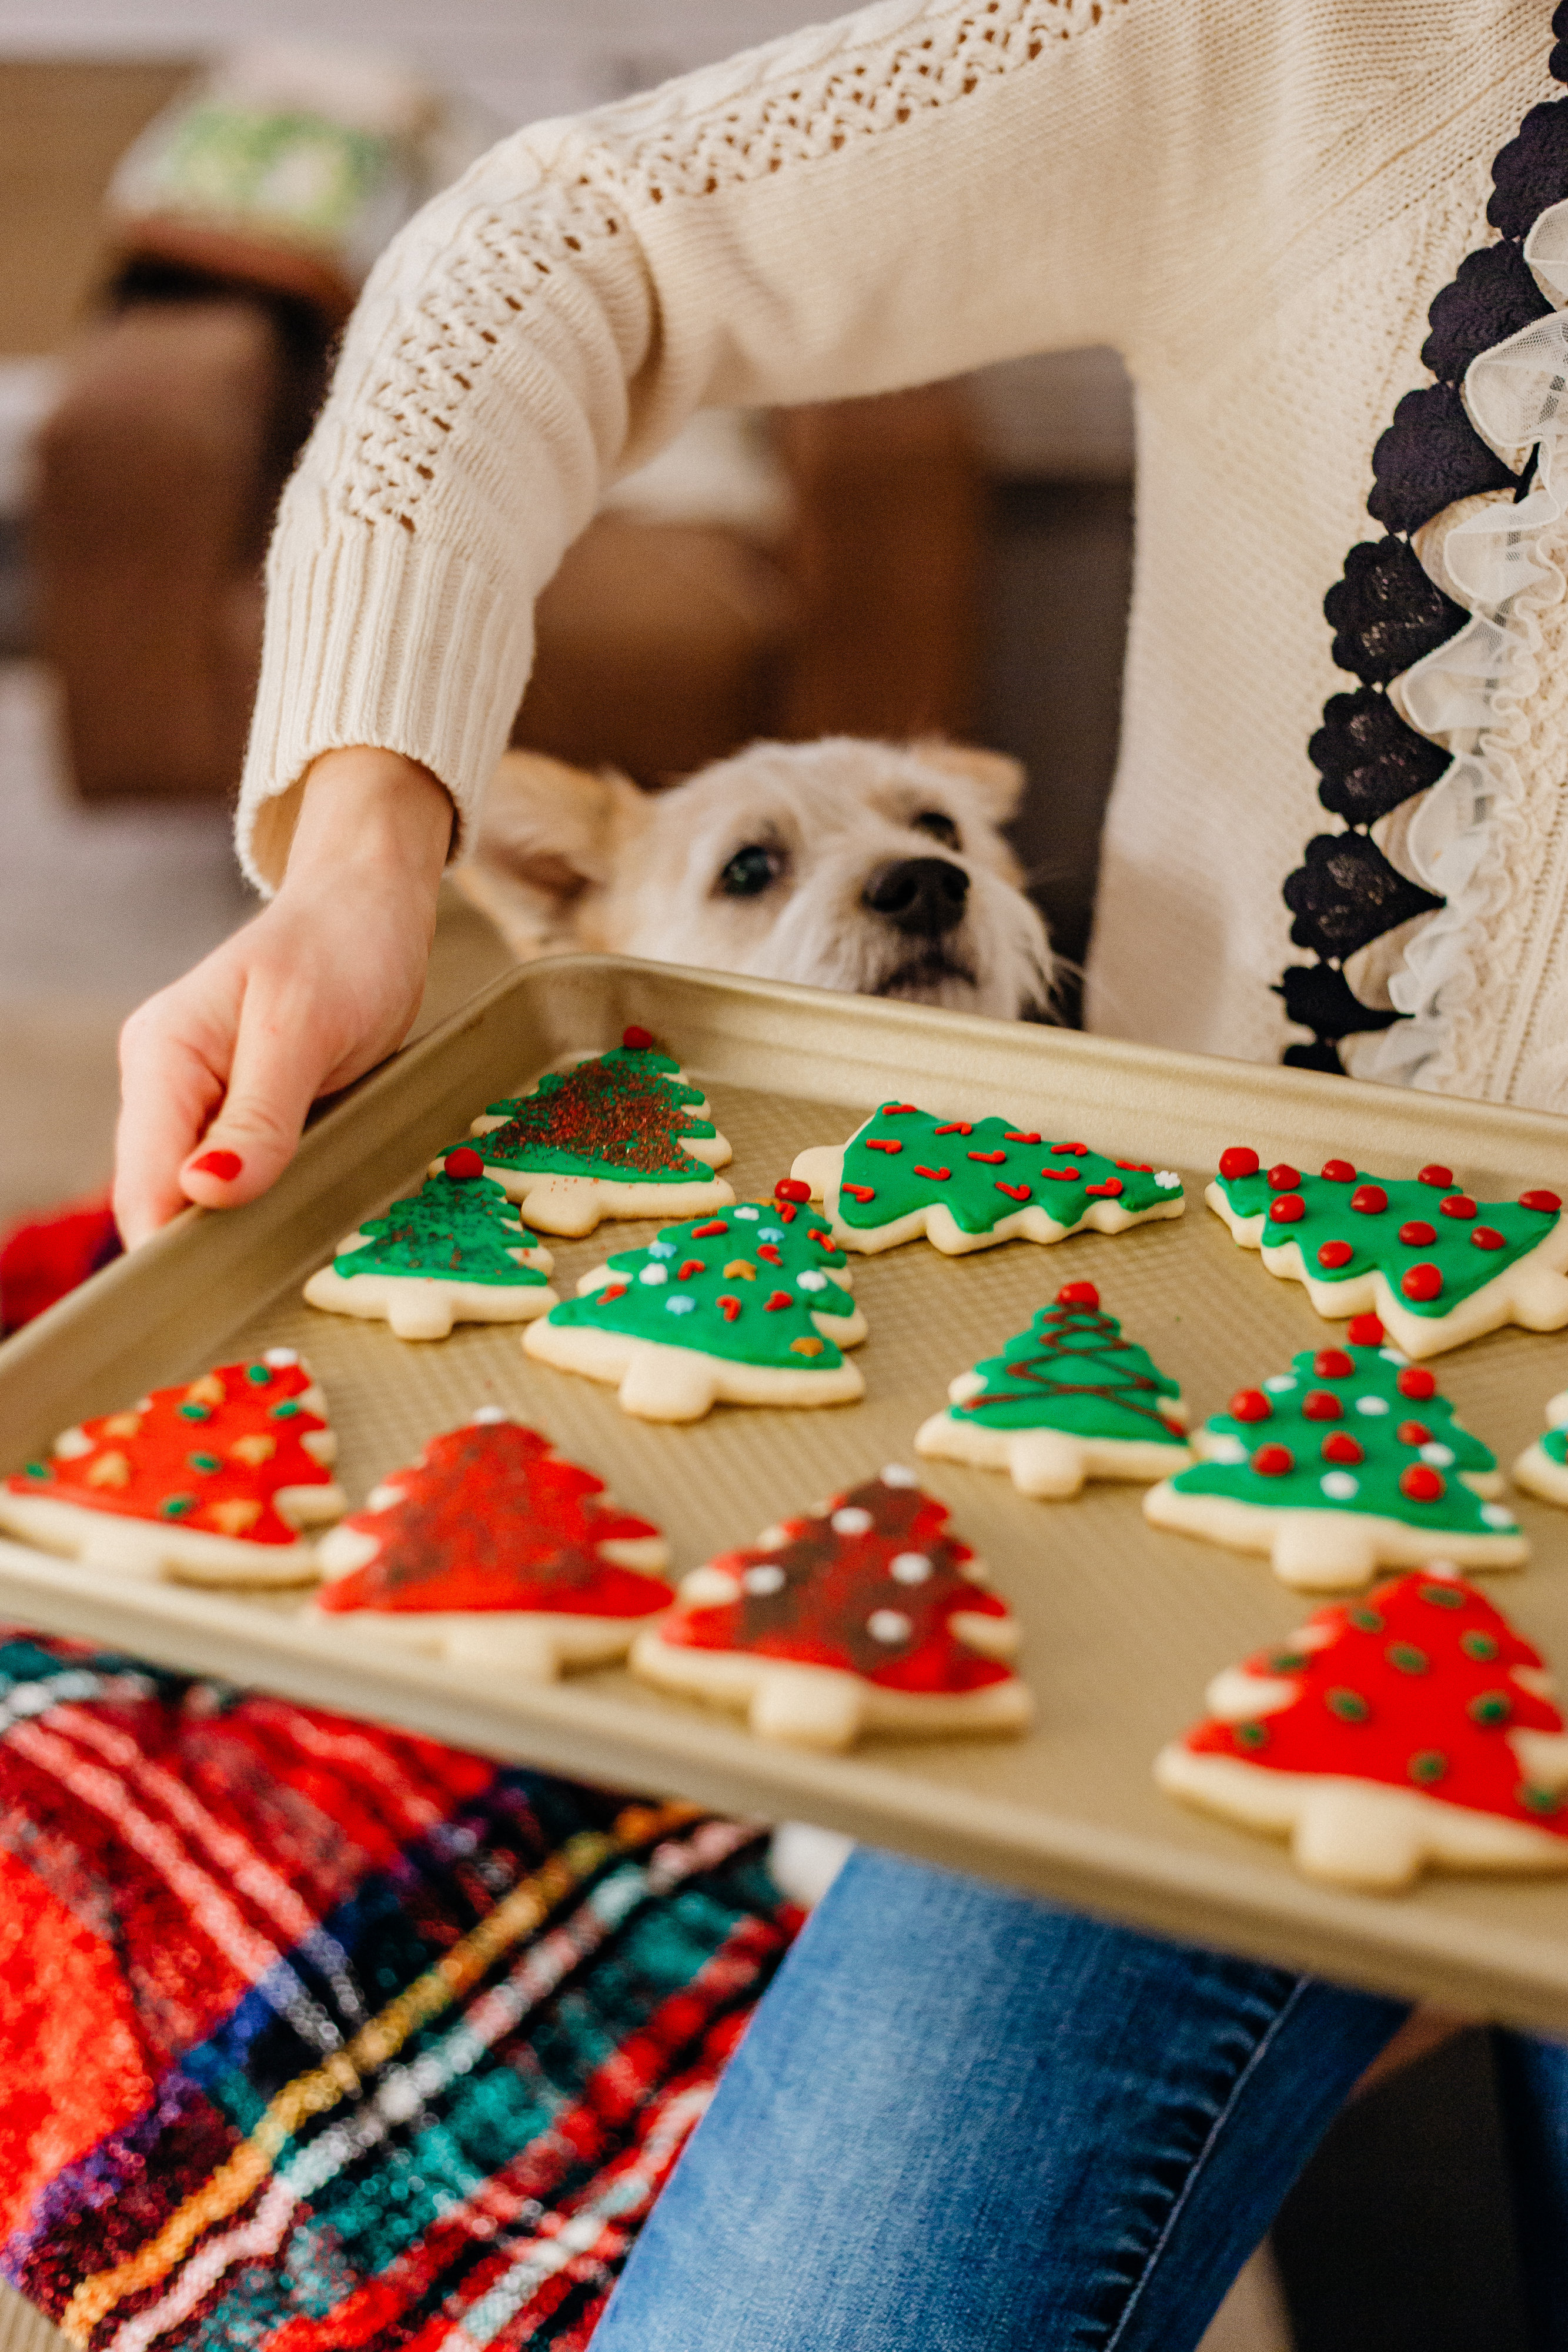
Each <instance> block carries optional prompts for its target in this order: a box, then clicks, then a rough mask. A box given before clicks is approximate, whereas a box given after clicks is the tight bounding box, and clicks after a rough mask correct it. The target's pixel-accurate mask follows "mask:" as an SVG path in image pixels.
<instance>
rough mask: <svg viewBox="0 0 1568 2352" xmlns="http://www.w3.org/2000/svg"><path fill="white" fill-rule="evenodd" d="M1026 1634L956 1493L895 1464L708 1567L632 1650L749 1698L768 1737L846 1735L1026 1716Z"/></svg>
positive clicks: (753, 1723) (659, 1671)
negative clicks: (955, 1505) (952, 1526)
mask: <svg viewBox="0 0 1568 2352" xmlns="http://www.w3.org/2000/svg"><path fill="white" fill-rule="evenodd" d="M1017 1642H1018V1628H1017V1625H1016V1623H1015V1622H1014V1620H1013V1618H1012V1616H1011V1615H1010V1613H1009V1611H1008V1609H1007V1607H1006V1605H1005V1604H1004V1603H1003V1602H1002V1601H998V1598H997V1597H996V1595H995V1594H994V1593H993V1592H991V1591H988V1589H987V1586H986V1580H985V1570H984V1568H983V1567H982V1566H981V1564H980V1562H979V1561H978V1560H977V1559H976V1558H975V1555H974V1553H973V1552H972V1551H971V1550H970V1549H969V1547H968V1545H967V1544H966V1543H963V1542H961V1541H960V1540H959V1539H958V1538H957V1537H956V1536H954V1535H952V1534H950V1533H949V1532H948V1528H947V1511H946V1507H945V1505H943V1504H941V1503H938V1502H936V1500H934V1498H933V1497H932V1496H929V1495H926V1494H923V1493H922V1492H921V1489H920V1487H919V1486H918V1484H917V1483H916V1480H915V1474H914V1472H913V1471H910V1470H905V1469H904V1468H903V1467H902V1466H901V1465H897V1464H894V1465H892V1466H890V1467H889V1468H887V1469H885V1470H884V1471H883V1473H882V1475H881V1476H880V1477H878V1478H868V1479H867V1480H865V1481H864V1482H863V1483H862V1485H860V1486H852V1487H851V1488H850V1489H849V1490H848V1491H847V1492H846V1493H844V1494H842V1495H839V1496H835V1497H834V1499H833V1500H832V1501H831V1503H827V1504H824V1505H823V1506H822V1507H821V1509H820V1510H815V1511H811V1512H809V1513H806V1514H804V1515H803V1516H801V1517H798V1518H790V1519H786V1520H785V1521H784V1522H783V1524H782V1525H781V1526H779V1527H776V1528H766V1529H764V1531H763V1533H762V1534H761V1535H760V1536H759V1537H758V1540H757V1542H756V1543H755V1544H754V1545H752V1546H751V1547H750V1549H747V1550H745V1551H736V1552H727V1553H725V1554H724V1555H723V1556H722V1557H720V1558H719V1559H713V1560H710V1561H709V1562H708V1564H707V1566H706V1568H699V1569H697V1570H695V1571H694V1572H693V1573H692V1574H691V1575H690V1576H688V1577H687V1578H685V1580H684V1582H683V1583H682V1585H681V1588H680V1606H679V1607H678V1608H677V1609H676V1610H675V1611H674V1612H672V1614H671V1615H670V1616H668V1617H666V1618H664V1620H663V1621H662V1622H661V1623H660V1624H659V1625H657V1626H655V1627H653V1628H651V1629H650V1630H649V1631H648V1632H647V1633H641V1634H639V1635H638V1637H637V1640H636V1642H635V1643H634V1644H633V1646H632V1659H631V1663H632V1671H633V1673H635V1674H638V1675H642V1677H643V1680H644V1681H646V1682H650V1683H656V1684H657V1685H659V1686H660V1688H661V1689H664V1690H670V1691H678V1692H682V1693H685V1694H686V1695H687V1696H692V1697H695V1698H702V1699H706V1700H709V1701H711V1702H713V1703H714V1704H716V1705H717V1706H730V1707H737V1708H739V1709H741V1710H743V1711H744V1712H745V1714H746V1717H747V1723H748V1725H749V1727H750V1728H751V1730H752V1731H753V1732H754V1733H755V1734H756V1736H757V1737H758V1738H759V1739H771V1740H779V1741H781V1742H783V1743H784V1744H785V1745H787V1746H789V1747H795V1748H826V1749H833V1748H849V1747H852V1745H853V1743H854V1742H855V1740H856V1739H857V1738H860V1736H861V1735H862V1733H863V1732H867V1731H885V1732H889V1733H893V1734H896V1735H898V1736H900V1737H903V1738H912V1737H913V1738H946V1737H949V1736H951V1735H953V1734H955V1733H998V1732H1002V1733H1008V1732H1018V1731H1022V1730H1023V1729H1024V1728H1025V1727H1027V1725H1028V1723H1029V1721H1030V1712H1031V1709H1030V1696H1029V1692H1028V1690H1027V1689H1026V1688H1025V1686H1024V1685H1023V1684H1022V1683H1021V1682H1020V1681H1019V1678H1018V1676H1017V1675H1015V1674H1014V1672H1013V1671H1012V1668H1011V1666H1010V1665H1009V1664H1008V1663H1007V1661H1008V1660H1009V1658H1010V1657H1011V1655H1012V1654H1013V1651H1014V1649H1015V1648H1016V1647H1017Z"/></svg>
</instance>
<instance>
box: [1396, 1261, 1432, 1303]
mask: <svg viewBox="0 0 1568 2352" xmlns="http://www.w3.org/2000/svg"><path fill="white" fill-rule="evenodd" d="M1399 1287H1400V1289H1401V1290H1402V1291H1403V1292H1404V1293H1405V1296H1406V1298H1416V1299H1427V1298H1437V1297H1440V1296H1441V1293H1442V1288H1443V1277H1442V1276H1441V1274H1440V1273H1439V1272H1438V1270H1437V1267H1436V1266H1435V1265H1426V1264H1423V1265H1412V1266H1407V1267H1406V1270H1405V1272H1404V1273H1403V1274H1402V1275H1401V1276H1400V1277H1399Z"/></svg>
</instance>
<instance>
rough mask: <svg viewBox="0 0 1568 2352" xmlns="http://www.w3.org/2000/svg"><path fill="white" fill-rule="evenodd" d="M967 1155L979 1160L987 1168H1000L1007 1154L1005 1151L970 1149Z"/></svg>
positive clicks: (971, 1158)
mask: <svg viewBox="0 0 1568 2352" xmlns="http://www.w3.org/2000/svg"><path fill="white" fill-rule="evenodd" d="M1007 1156H1008V1155H1007V1153H1006V1152H1005V1151H971V1152H969V1153H968V1154H967V1158H969V1159H970V1160H980V1161H981V1162H982V1163H983V1164H984V1165H985V1166H986V1167H987V1168H1000V1167H1001V1166H1002V1164H1003V1162H1004V1161H1005V1160H1006V1159H1007Z"/></svg>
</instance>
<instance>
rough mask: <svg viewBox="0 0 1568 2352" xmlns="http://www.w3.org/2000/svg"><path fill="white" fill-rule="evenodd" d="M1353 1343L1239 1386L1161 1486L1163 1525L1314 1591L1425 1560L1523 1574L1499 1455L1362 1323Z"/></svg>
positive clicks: (1155, 1490)
mask: <svg viewBox="0 0 1568 2352" xmlns="http://www.w3.org/2000/svg"><path fill="white" fill-rule="evenodd" d="M1347 1336H1348V1339H1349V1341H1350V1344H1349V1345H1348V1346H1346V1347H1343V1348H1337V1347H1335V1348H1319V1349H1311V1348H1308V1349H1303V1350H1302V1352H1301V1354H1300V1355H1299V1356H1293V1357H1292V1358H1291V1369H1290V1370H1289V1371H1288V1372H1280V1373H1276V1374H1275V1375H1274V1376H1273V1377H1272V1378H1270V1379H1269V1380H1267V1381H1264V1383H1263V1385H1262V1387H1261V1388H1257V1389H1240V1390H1239V1391H1237V1393H1236V1395H1235V1396H1233V1397H1232V1398H1231V1400H1230V1409H1229V1411H1228V1412H1222V1413H1216V1414H1214V1415H1213V1417H1212V1418H1211V1419H1210V1420H1208V1421H1207V1422H1206V1423H1204V1425H1203V1428H1202V1429H1201V1430H1200V1431H1199V1432H1198V1433H1197V1434H1196V1436H1195V1437H1194V1440H1193V1451H1194V1452H1195V1453H1196V1454H1197V1455H1198V1456H1199V1459H1198V1461H1197V1463H1196V1464H1195V1465H1194V1466H1193V1467H1192V1468H1191V1469H1189V1470H1180V1471H1177V1472H1176V1475H1175V1476H1174V1477H1171V1478H1166V1479H1164V1480H1162V1482H1161V1483H1160V1485H1159V1486H1152V1487H1151V1488H1150V1489H1149V1492H1148V1493H1147V1494H1146V1495H1145V1497H1144V1512H1145V1517H1147V1518H1148V1519H1150V1520H1152V1522H1153V1523H1154V1525H1155V1527H1157V1528H1178V1529H1179V1530H1181V1532H1182V1533H1184V1534H1186V1535H1197V1536H1207V1538H1209V1539H1210V1540H1211V1541H1212V1542H1215V1543H1221V1544H1228V1545H1230V1546H1231V1547H1232V1548H1233V1549H1236V1550H1238V1551H1254V1552H1265V1553H1267V1554H1268V1556H1269V1558H1270V1561H1271V1562H1272V1565H1273V1570H1274V1573H1275V1575H1276V1576H1278V1577H1279V1578H1280V1579H1281V1581H1282V1582H1283V1583H1286V1584H1292V1585H1295V1586H1297V1587H1298V1588H1299V1589H1300V1590H1301V1591H1306V1592H1337V1591H1345V1590H1346V1589H1348V1588H1349V1587H1352V1586H1354V1585H1357V1584H1364V1583H1366V1581H1367V1580H1368V1579H1369V1578H1370V1577H1372V1576H1373V1575H1375V1572H1376V1570H1378V1569H1379V1568H1409V1567H1415V1566H1417V1565H1419V1564H1420V1563H1421V1562H1422V1561H1425V1560H1429V1559H1448V1560H1452V1561H1454V1562H1455V1564H1456V1565H1457V1566H1458V1567H1460V1568H1475V1569H1486V1568H1494V1569H1500V1568H1521V1567H1522V1566H1523V1565H1524V1561H1525V1559H1526V1557H1527V1553H1528V1546H1527V1544H1526V1542H1525V1538H1524V1536H1523V1534H1522V1532H1521V1528H1520V1527H1519V1523H1518V1521H1517V1520H1516V1519H1515V1518H1514V1516H1513V1514H1512V1512H1511V1510H1510V1509H1509V1508H1508V1506H1507V1505H1506V1504H1505V1503H1500V1502H1499V1501H1497V1500H1496V1499H1495V1497H1496V1496H1498V1495H1499V1494H1500V1492H1501V1488H1502V1479H1501V1475H1500V1472H1499V1470H1498V1466H1497V1456H1496V1455H1495V1454H1493V1453H1492V1451H1491V1449H1490V1446H1487V1445H1483V1444H1482V1443H1481V1441H1480V1439H1479V1437H1475V1436H1473V1435H1472V1434H1471V1433H1470V1432H1469V1430H1468V1429H1464V1428H1462V1427H1461V1426H1460V1424H1459V1423H1458V1422H1457V1421H1456V1420H1455V1419H1454V1411H1453V1407H1452V1406H1451V1405H1450V1404H1449V1403H1448V1400H1447V1399H1446V1398H1445V1397H1442V1396H1439V1395H1438V1393H1437V1381H1436V1380H1435V1379H1434V1378H1433V1376H1432V1374H1431V1373H1430V1372H1429V1371H1427V1370H1426V1368H1425V1366H1423V1365H1420V1364H1413V1363H1412V1362H1411V1361H1410V1360H1409V1358H1408V1357H1407V1356H1406V1355H1405V1353H1404V1352H1403V1350H1402V1349H1398V1348H1391V1347H1389V1346H1387V1345H1386V1344H1385V1333H1384V1329H1383V1326H1382V1324H1381V1323H1380V1322H1379V1321H1378V1319H1377V1318H1376V1316H1375V1315H1364V1316H1358V1317H1357V1318H1355V1319H1354V1321H1353V1322H1352V1324H1351V1327H1350V1330H1349V1333H1348V1335H1347Z"/></svg>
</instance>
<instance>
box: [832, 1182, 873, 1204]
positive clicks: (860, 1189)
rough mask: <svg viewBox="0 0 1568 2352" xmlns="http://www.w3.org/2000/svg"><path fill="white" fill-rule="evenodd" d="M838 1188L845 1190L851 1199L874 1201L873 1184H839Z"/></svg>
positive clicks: (841, 1190)
mask: <svg viewBox="0 0 1568 2352" xmlns="http://www.w3.org/2000/svg"><path fill="white" fill-rule="evenodd" d="M839 1190H840V1192H847V1193H848V1194H849V1196H850V1198H851V1200H852V1201H874V1200H875V1198H876V1186H875V1185H874V1184H841V1185H840V1186H839Z"/></svg>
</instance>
